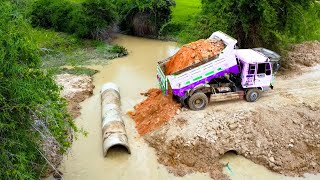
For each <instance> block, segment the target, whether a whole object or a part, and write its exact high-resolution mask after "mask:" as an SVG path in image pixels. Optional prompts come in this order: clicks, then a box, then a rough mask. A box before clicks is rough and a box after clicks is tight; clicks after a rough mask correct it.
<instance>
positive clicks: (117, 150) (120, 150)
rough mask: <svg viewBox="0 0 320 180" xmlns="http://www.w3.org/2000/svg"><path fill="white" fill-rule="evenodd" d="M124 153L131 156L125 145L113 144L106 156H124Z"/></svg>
mask: <svg viewBox="0 0 320 180" xmlns="http://www.w3.org/2000/svg"><path fill="white" fill-rule="evenodd" d="M125 153H128V154H131V152H130V149H129V147H126V146H125V145H122V144H115V145H113V146H111V147H110V148H109V149H108V150H107V153H106V155H109V154H125Z"/></svg>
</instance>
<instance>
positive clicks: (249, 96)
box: [246, 89, 260, 102]
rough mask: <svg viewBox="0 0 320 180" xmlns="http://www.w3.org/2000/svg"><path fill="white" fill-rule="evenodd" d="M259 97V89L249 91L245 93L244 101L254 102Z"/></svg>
mask: <svg viewBox="0 0 320 180" xmlns="http://www.w3.org/2000/svg"><path fill="white" fill-rule="evenodd" d="M259 97H260V91H259V89H249V90H248V91H247V93H246V100H247V101H248V102H255V101H257V99H259Z"/></svg>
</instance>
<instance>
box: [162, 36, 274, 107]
mask: <svg viewBox="0 0 320 180" xmlns="http://www.w3.org/2000/svg"><path fill="white" fill-rule="evenodd" d="M209 39H216V40H221V41H223V43H224V45H225V48H224V49H223V50H222V51H221V52H220V53H219V54H218V55H217V56H214V57H208V58H206V59H204V60H201V61H198V62H197V63H194V64H191V65H190V66H187V67H185V68H183V69H180V70H178V71H176V72H174V73H171V74H170V75H166V74H165V68H166V64H167V62H168V61H169V60H170V58H171V57H169V58H167V59H165V60H163V61H159V62H158V63H157V79H158V82H159V86H160V88H161V90H162V92H163V93H164V94H165V95H168V94H172V95H173V97H174V98H176V99H177V100H178V101H180V102H181V104H182V105H183V106H186V107H189V108H190V109H191V110H202V109H204V108H205V107H206V106H207V105H208V103H209V102H210V101H224V100H230V99H246V100H247V101H248V102H255V101H256V100H257V99H258V98H259V97H260V95H261V93H262V92H264V91H269V90H271V89H273V85H272V83H273V80H274V74H275V73H276V71H277V70H278V68H279V62H280V56H279V55H278V54H277V53H275V52H273V51H271V50H268V49H265V48H256V49H237V46H236V44H237V40H236V39H234V38H232V37H230V36H229V35H227V34H225V33H223V32H221V31H217V32H214V33H213V34H212V35H211V36H210V37H209Z"/></svg>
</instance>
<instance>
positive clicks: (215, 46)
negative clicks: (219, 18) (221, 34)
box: [165, 39, 225, 74]
mask: <svg viewBox="0 0 320 180" xmlns="http://www.w3.org/2000/svg"><path fill="white" fill-rule="evenodd" d="M224 47H225V45H224V43H223V41H220V40H215V39H200V40H198V41H195V42H192V43H189V44H186V45H184V46H182V47H181V49H180V50H179V51H178V52H177V53H176V54H175V55H174V56H172V58H171V59H170V60H169V61H168V62H167V64H166V66H165V73H166V74H173V73H175V72H177V71H179V70H181V69H183V68H185V67H188V66H190V65H192V64H195V63H198V62H200V61H204V60H208V58H210V57H214V56H217V55H218V54H219V53H220V52H221V51H222V50H223V49H224Z"/></svg>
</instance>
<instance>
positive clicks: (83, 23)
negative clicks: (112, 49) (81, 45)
mask: <svg viewBox="0 0 320 180" xmlns="http://www.w3.org/2000/svg"><path fill="white" fill-rule="evenodd" d="M30 19H31V23H32V25H33V26H40V27H43V28H47V29H49V28H53V29H55V30H56V31H61V32H67V33H74V34H76V35H77V36H78V37H80V38H92V39H106V38H108V37H109V35H110V29H111V28H112V27H113V25H114V24H115V23H116V22H117V13H116V12H115V7H114V5H113V4H112V3H111V2H110V1H109V0H85V1H84V2H82V3H73V2H70V1H68V0H60V1H56V0H36V1H35V2H34V3H33V5H32V8H31V12H30Z"/></svg>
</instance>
